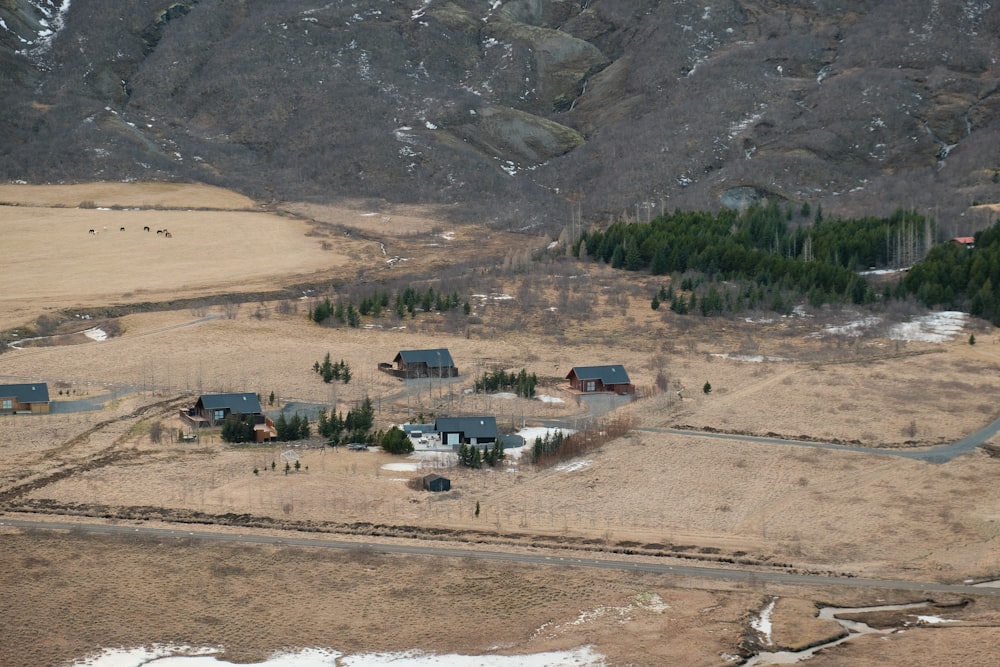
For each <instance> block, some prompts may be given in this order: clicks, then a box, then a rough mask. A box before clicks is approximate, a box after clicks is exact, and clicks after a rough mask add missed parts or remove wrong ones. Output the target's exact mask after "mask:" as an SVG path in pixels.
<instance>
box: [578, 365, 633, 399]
mask: <svg viewBox="0 0 1000 667" xmlns="http://www.w3.org/2000/svg"><path fill="white" fill-rule="evenodd" d="M566 379H567V380H569V385H570V386H571V387H572V388H573V389H576V390H577V391H582V392H583V393H586V394H590V393H595V392H604V391H609V392H614V393H615V394H634V393H635V385H633V384H632V381H631V380H629V377H628V373H626V372H625V367H624V366H622V365H621V364H611V365H608V366H574V367H573V369H572V370H570V372H569V375H567V376H566Z"/></svg>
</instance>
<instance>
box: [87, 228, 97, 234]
mask: <svg viewBox="0 0 1000 667" xmlns="http://www.w3.org/2000/svg"><path fill="white" fill-rule="evenodd" d="M87 233H88V234H96V233H97V231H96V230H94V229H91V230H90V231H89V232H87Z"/></svg>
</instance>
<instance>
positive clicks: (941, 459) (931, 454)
mask: <svg viewBox="0 0 1000 667" xmlns="http://www.w3.org/2000/svg"><path fill="white" fill-rule="evenodd" d="M636 430H637V431H647V432H651V433H671V434H673V435H683V436H690V437H697V438H716V439H719V440H742V441H744V442H763V443H767V444H771V445H792V446H797V447H813V448H816V449H836V450H840V451H844V452H860V453H863V454H884V455H886V456H901V457H903V458H907V459H916V460H918V461H926V462H927V463H947V462H948V461H951V460H952V459H954V458H955V457H958V456H962V455H963V454H968V453H970V452H972V451H975V450H976V448H978V447H980V446H981V445H983V443H985V442H986V441H988V440H989V439H990V438H992V437H993V436H995V435H996V434H997V433H998V432H1000V419H998V420H997V421H995V422H993V423H992V424H987V425H986V426H984V427H983V428H981V429H979V430H978V431H976V432H975V433H973V434H971V435H967V436H965V437H964V438H962V439H961V440H958V441H956V442H953V443H951V444H950V445H939V446H937V447H930V448H928V449H889V448H879V447H854V446H851V445H837V444H833V443H828V442H811V441H808V440H785V439H783V438H768V437H763V436H753V435H735V434H731V433H712V432H709V431H690V430H686V429H678V428H654V427H646V428H643V427H640V428H637V429H636Z"/></svg>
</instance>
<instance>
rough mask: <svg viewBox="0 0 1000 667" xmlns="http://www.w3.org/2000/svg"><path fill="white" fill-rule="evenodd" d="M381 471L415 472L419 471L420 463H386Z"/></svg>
mask: <svg viewBox="0 0 1000 667" xmlns="http://www.w3.org/2000/svg"><path fill="white" fill-rule="evenodd" d="M382 470H391V471H393V472H416V471H418V470H420V463H419V462H418V461H406V462H400V463H386V464H385V465H383V466H382Z"/></svg>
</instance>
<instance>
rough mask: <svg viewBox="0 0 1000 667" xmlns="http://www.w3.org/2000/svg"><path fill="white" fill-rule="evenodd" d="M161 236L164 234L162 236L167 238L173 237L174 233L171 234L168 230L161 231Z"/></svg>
mask: <svg viewBox="0 0 1000 667" xmlns="http://www.w3.org/2000/svg"><path fill="white" fill-rule="evenodd" d="M163 236H164V238H168V239H172V238H174V235H173V234H171V233H170V232H163Z"/></svg>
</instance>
